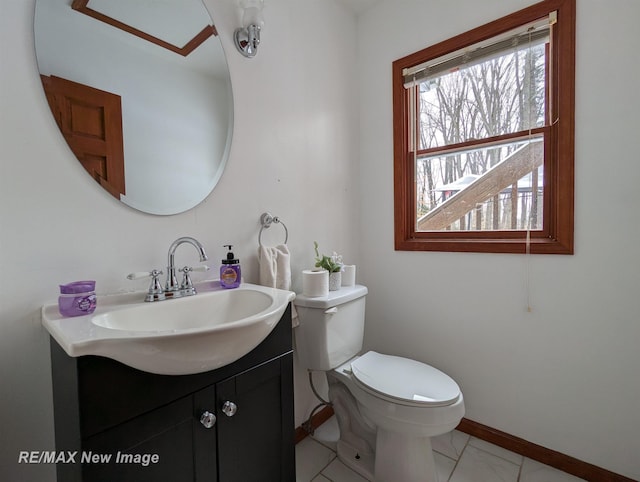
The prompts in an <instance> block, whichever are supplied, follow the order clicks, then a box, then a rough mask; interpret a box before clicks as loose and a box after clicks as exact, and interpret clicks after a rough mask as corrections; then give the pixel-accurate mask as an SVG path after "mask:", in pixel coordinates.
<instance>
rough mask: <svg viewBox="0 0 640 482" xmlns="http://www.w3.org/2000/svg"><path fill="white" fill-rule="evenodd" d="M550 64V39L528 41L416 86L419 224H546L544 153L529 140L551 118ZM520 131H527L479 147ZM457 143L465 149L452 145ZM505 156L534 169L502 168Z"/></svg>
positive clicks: (458, 227)
mask: <svg viewBox="0 0 640 482" xmlns="http://www.w3.org/2000/svg"><path fill="white" fill-rule="evenodd" d="M545 66H546V58H545V44H540V43H538V44H537V45H532V46H529V45H524V46H519V48H514V49H511V50H510V51H506V52H502V53H501V54H500V55H498V56H495V57H493V58H490V59H487V60H485V61H483V62H481V63H477V64H475V65H471V66H469V67H463V68H461V69H457V70H455V71H454V72H447V73H444V74H443V75H441V76H438V77H436V78H429V79H427V80H424V81H422V82H420V83H419V84H418V85H417V86H416V89H418V90H419V94H418V103H419V124H418V133H419V146H418V149H419V150H418V155H417V156H416V166H415V173H416V197H417V199H416V202H417V206H416V214H417V220H416V222H417V228H418V230H423V231H429V230H518V229H532V230H536V229H541V227H542V210H541V208H542V205H543V199H542V196H543V189H542V187H543V166H542V159H543V156H542V152H541V150H540V149H536V148H530V147H528V146H531V145H532V144H533V143H537V142H540V140H541V139H540V138H539V137H538V136H537V135H534V134H533V132H532V131H533V129H535V128H538V127H541V126H543V125H544V122H545V92H546V88H545V79H546V74H545ZM529 131H531V132H529ZM518 132H519V133H522V135H523V136H525V138H524V139H523V138H520V139H516V140H514V139H505V140H504V141H501V142H498V143H495V142H491V143H490V145H489V146H483V145H480V146H477V147H473V143H474V142H475V141H478V140H482V139H490V140H491V139H495V138H499V137H500V136H505V135H509V134H513V133H518ZM465 144H470V146H469V147H468V148H464V145H465ZM455 145H461V146H463V148H462V149H458V150H455V151H454V152H450V151H449V149H448V148H449V147H450V146H455ZM441 151H444V152H441ZM523 151H527V152H528V153H529V155H526V153H525V152H523ZM516 153H520V155H519V156H517V155H516ZM532 156H533V159H529V157H532ZM510 160H511V161H510ZM520 161H522V162H520ZM538 161H539V162H540V165H538ZM503 162H507V163H509V162H511V163H513V164H516V163H520V164H522V163H524V165H527V166H531V167H532V168H531V169H528V170H526V169H525V168H523V167H522V166H512V169H509V170H508V173H504V172H503V173H502V174H500V171H499V170H496V169H495V168H496V166H498V165H499V164H501V163H503ZM523 169H525V170H526V172H523ZM514 175H518V177H517V179H513V180H512V181H511V182H510V183H509V184H508V185H505V183H506V182H509V180H511V179H512V178H513V176H514ZM465 191H467V192H466V193H465ZM474 191H475V192H474ZM463 193H464V194H465V195H464V196H463V195H462V194H463ZM447 201H449V204H448V205H446V208H445V209H438V208H441V207H442V206H445V203H447ZM443 211H447V213H448V215H443Z"/></svg>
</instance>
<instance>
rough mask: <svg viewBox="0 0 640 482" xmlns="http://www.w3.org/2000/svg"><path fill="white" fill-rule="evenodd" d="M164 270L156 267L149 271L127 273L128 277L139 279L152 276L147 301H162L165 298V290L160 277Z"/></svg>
mask: <svg viewBox="0 0 640 482" xmlns="http://www.w3.org/2000/svg"><path fill="white" fill-rule="evenodd" d="M161 274H162V271H160V270H157V269H154V270H151V271H149V272H146V271H138V272H135V273H129V274H128V275H127V279H130V280H137V279H142V278H151V285H149V291H147V296H146V297H145V299H144V300H145V301H160V300H164V299H165V294H164V290H163V289H162V284H161V283H160V280H159V279H158V278H159V277H160V275H161Z"/></svg>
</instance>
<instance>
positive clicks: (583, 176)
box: [358, 0, 640, 479]
mask: <svg viewBox="0 0 640 482" xmlns="http://www.w3.org/2000/svg"><path fill="white" fill-rule="evenodd" d="M533 3H535V2H534V1H529V0H508V1H505V0H491V1H483V2H477V1H475V0H456V1H453V2H452V1H450V0H431V1H417V0H416V1H410V0H402V1H400V2H398V1H397V0H384V1H382V2H381V3H380V4H379V5H378V6H377V7H376V8H374V9H373V10H371V11H368V12H367V13H366V14H365V15H364V16H362V17H361V18H360V19H359V24H358V28H359V30H358V39H359V42H358V44H359V46H358V60H359V67H360V69H359V71H360V81H361V83H360V85H361V86H362V90H361V97H360V98H361V107H360V122H361V124H360V133H361V134H360V135H361V139H360V144H361V148H360V171H359V172H360V188H361V190H362V196H361V205H362V209H361V211H360V215H361V218H360V219H361V221H360V222H361V235H362V240H363V242H362V249H363V252H362V255H361V256H362V258H363V260H364V262H365V265H364V266H361V267H359V273H361V274H362V275H364V281H365V282H366V283H367V284H368V286H369V290H370V296H369V298H368V305H367V310H368V316H367V325H366V340H365V343H366V345H367V346H368V347H369V348H375V349H378V350H381V351H386V352H390V353H395V354H401V355H405V356H409V357H413V358H416V359H419V360H423V361H425V362H428V363H431V364H433V365H435V366H437V367H440V368H441V369H443V370H444V371H445V372H447V373H449V374H450V375H451V376H452V377H454V378H455V379H456V380H457V381H458V382H459V384H460V385H461V388H462V390H463V392H464V395H465V401H466V407H467V415H466V416H467V417H468V418H469V419H471V420H475V421H478V422H480V423H483V424H486V425H489V426H491V427H495V428H497V429H500V430H503V431H505V432H508V433H510V434H513V435H516V436H519V437H522V438H524V439H526V440H529V441H531V442H534V443H537V444H540V445H543V446H546V447H549V448H551V449H555V450H558V451H560V452H563V453H565V454H568V455H572V456H574V457H577V458H578V459H582V460H584V461H587V462H590V463H593V464H596V465H598V466H601V467H604V468H607V469H609V470H612V471H614V472H618V473H620V474H624V475H626V476H628V477H631V478H634V479H640V462H639V461H638V457H637V456H638V454H640V437H639V436H638V432H639V430H640V417H639V415H638V411H637V409H638V399H640V378H639V377H638V369H639V368H640V350H638V347H637V346H638V340H640V322H639V321H638V320H639V316H638V313H637V298H638V286H640V275H639V274H638V272H639V268H640V266H639V265H640V256H639V255H638V248H637V243H638V237H639V235H640V223H639V222H638V219H639V215H638V207H639V206H640V190H639V189H638V182H639V181H640V162H638V142H637V137H638V133H637V130H638V112H640V101H639V98H638V95H637V90H638V87H637V79H638V77H639V74H640V67H639V65H638V63H637V62H636V61H635V60H634V59H637V56H638V55H637V48H638V45H640V30H639V29H638V28H637V22H636V19H637V18H638V17H639V16H640V3H638V2H636V1H633V0H617V1H615V2H603V1H600V0H578V5H577V9H578V10H577V82H576V118H577V120H576V208H575V221H576V229H575V236H576V249H575V255H574V256H533V257H532V258H531V259H526V258H525V257H524V256H520V255H500V254H455V253H426V252H424V253H411V252H395V251H394V249H393V203H392V195H393V181H392V177H393V170H392V169H393V161H392V148H393V141H392V125H391V115H392V104H391V98H390V93H391V62H392V61H393V60H396V59H398V58H400V57H403V56H405V55H407V54H409V53H412V52H414V51H417V50H419V49H421V48H424V47H427V46H429V45H431V44H434V43H436V42H438V41H442V40H445V39H447V38H449V37H451V36H453V35H456V34H459V33H462V32H464V31H466V30H469V29H471V28H473V27H476V26H479V25H481V24H483V23H486V22H489V21H491V20H494V19H497V18H499V17H501V16H503V15H506V14H509V13H511V12H514V11H516V10H518V9H520V8H523V7H526V6H528V5H530V4H533ZM480 5H481V6H480ZM527 280H528V281H527ZM527 283H528V284H529V286H530V291H529V293H530V299H531V304H532V308H533V312H532V313H528V312H527V311H526V306H527V290H526V286H527Z"/></svg>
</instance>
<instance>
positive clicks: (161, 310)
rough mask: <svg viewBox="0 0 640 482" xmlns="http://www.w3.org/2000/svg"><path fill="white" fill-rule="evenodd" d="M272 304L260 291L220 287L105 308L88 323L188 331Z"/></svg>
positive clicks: (244, 317) (242, 317)
mask: <svg viewBox="0 0 640 482" xmlns="http://www.w3.org/2000/svg"><path fill="white" fill-rule="evenodd" d="M272 303H273V297H272V296H270V295H269V294H267V293H264V292H262V291H256V290H253V289H247V288H245V289H241V290H224V291H215V292H209V293H200V294H198V295H196V296H189V297H187V298H178V299H176V300H170V302H169V303H166V302H153V303H145V304H144V305H141V306H135V307H132V308H126V309H122V310H113V311H108V312H106V313H102V314H100V315H95V316H93V317H92V318H91V322H92V323H93V324H94V325H98V326H102V327H104V328H110V329H112V330H125V331H135V332H147V333H161V332H164V331H171V332H174V333H188V332H189V331H191V330H201V329H206V328H215V327H221V326H223V325H229V324H231V323H237V322H238V321H241V320H251V319H252V317H254V315H259V314H263V313H264V311H265V310H267V309H268V308H269V307H270V306H271V304H272ZM276 321H277V320H276Z"/></svg>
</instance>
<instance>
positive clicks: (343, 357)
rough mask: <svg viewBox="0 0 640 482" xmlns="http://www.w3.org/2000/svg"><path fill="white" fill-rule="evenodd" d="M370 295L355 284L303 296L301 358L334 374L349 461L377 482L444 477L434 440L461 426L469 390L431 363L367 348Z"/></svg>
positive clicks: (341, 445)
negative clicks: (465, 392)
mask: <svg viewBox="0 0 640 482" xmlns="http://www.w3.org/2000/svg"><path fill="white" fill-rule="evenodd" d="M367 293H368V290H367V288H366V287H365V286H361V285H355V286H350V287H342V288H341V289H340V290H337V291H330V292H329V295H328V296H325V297H315V298H312V297H307V296H304V295H297V297H296V299H295V301H294V304H295V305H296V309H297V312H298V320H299V322H300V325H299V326H298V327H297V328H296V329H295V330H294V331H295V341H296V352H297V355H298V357H299V360H300V362H301V364H302V366H303V367H305V368H307V369H309V370H320V371H324V372H326V374H327V381H328V383H329V400H330V402H331V404H332V406H333V410H334V412H335V414H336V418H337V420H338V426H339V429H340V439H339V440H338V445H337V453H338V458H339V459H340V460H341V461H342V462H343V463H344V464H345V465H347V466H348V467H350V468H352V469H353V470H355V471H356V472H358V473H359V474H360V475H362V476H363V477H365V478H366V479H367V480H371V481H376V482H437V480H438V479H437V475H436V471H435V464H434V460H433V452H432V450H431V437H434V436H437V435H442V434H444V433H447V432H450V431H451V430H453V429H454V428H455V427H456V426H457V425H458V423H459V422H460V420H461V419H462V417H463V416H464V400H463V397H462V392H461V391H460V387H458V384H457V383H456V382H455V381H454V380H453V379H451V378H450V377H449V376H447V375H446V374H445V373H443V372H441V371H440V370H438V369H436V368H434V367H432V366H429V365H427V364H425V363H421V362H419V361H416V360H410V359H408V358H402V357H398V356H393V355H389V354H382V353H377V352H375V351H368V352H366V353H361V350H362V343H363V338H364V314H365V299H366V295H367Z"/></svg>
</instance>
